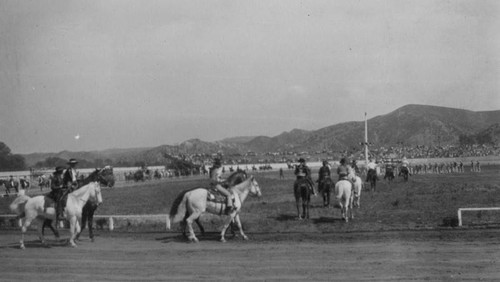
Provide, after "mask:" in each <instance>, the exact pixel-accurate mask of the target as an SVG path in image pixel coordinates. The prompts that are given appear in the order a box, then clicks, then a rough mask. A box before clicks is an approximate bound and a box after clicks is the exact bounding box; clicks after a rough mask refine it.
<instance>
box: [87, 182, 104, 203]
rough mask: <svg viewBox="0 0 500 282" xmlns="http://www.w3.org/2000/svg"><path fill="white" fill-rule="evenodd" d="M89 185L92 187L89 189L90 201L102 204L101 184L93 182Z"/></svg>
mask: <svg viewBox="0 0 500 282" xmlns="http://www.w3.org/2000/svg"><path fill="white" fill-rule="evenodd" d="M89 185H91V187H89V189H90V190H89V201H92V202H94V203H97V205H100V204H102V194H101V185H100V184H99V182H93V183H90V184H89Z"/></svg>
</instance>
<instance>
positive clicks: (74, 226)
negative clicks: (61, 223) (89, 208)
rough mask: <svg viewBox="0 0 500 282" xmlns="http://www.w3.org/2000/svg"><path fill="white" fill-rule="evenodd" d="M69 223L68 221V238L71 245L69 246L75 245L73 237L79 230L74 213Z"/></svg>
mask: <svg viewBox="0 0 500 282" xmlns="http://www.w3.org/2000/svg"><path fill="white" fill-rule="evenodd" d="M69 223H70V227H69V230H70V231H71V236H70V238H69V244H70V245H71V247H76V243H75V238H76V234H78V232H79V231H80V226H79V223H78V218H77V217H76V216H75V215H74V216H72V217H71V218H70V220H69Z"/></svg>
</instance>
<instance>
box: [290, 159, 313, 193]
mask: <svg viewBox="0 0 500 282" xmlns="http://www.w3.org/2000/svg"><path fill="white" fill-rule="evenodd" d="M295 176H296V177H297V180H296V181H295V183H294V185H293V186H294V189H296V188H297V185H299V180H302V179H305V180H306V181H307V182H308V184H309V188H310V189H311V191H312V193H313V195H314V196H316V191H314V182H313V181H312V179H311V169H310V168H309V167H308V166H307V165H306V160H304V159H303V158H300V159H299V165H298V166H297V167H296V168H295Z"/></svg>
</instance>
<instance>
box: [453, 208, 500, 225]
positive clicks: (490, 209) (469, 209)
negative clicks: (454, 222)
mask: <svg viewBox="0 0 500 282" xmlns="http://www.w3.org/2000/svg"><path fill="white" fill-rule="evenodd" d="M499 210H500V207H493V208H460V209H458V226H462V212H464V211H499Z"/></svg>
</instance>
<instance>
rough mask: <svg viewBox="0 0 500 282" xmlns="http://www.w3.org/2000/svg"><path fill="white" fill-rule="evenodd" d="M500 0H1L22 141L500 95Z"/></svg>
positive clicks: (126, 137)
mask: <svg viewBox="0 0 500 282" xmlns="http://www.w3.org/2000/svg"><path fill="white" fill-rule="evenodd" d="M499 8H500V1H497V0H491V1H481V0H478V1H459V0H457V1H445V0H442V1H426V0H418V1H416V0H415V1H408V0H406V1H405V0H386V1H378V0H366V1H354V0H328V1H319V0H314V1H312V0H311V1H296V0H279V1H272V0H271V1H268V0H266V1H234V0H226V1H214V0H203V1H201V0H200V1H180V0H179V1H151V0H133V1H129V0H117V1H110V0H102V1H97V0H94V1H68V0H51V1H47V0H35V1H28V0H20V1H18V0H0V99H1V100H0V142H4V143H5V144H6V145H7V146H9V148H11V150H12V153H16V154H26V153H34V152H60V151H63V150H69V151H90V150H103V149H110V148H134V147H153V146H159V145H164V144H168V145H175V144H178V143H181V142H183V141H185V140H188V139H192V138H199V139H201V140H204V141H215V140H221V139H224V138H227V137H235V136H257V135H265V136H270V137H272V136H276V135H279V134H281V133H282V132H284V131H290V130H292V129H295V128H298V129H305V130H316V129H319V128H322V127H325V126H330V125H334V124H337V123H341V122H346V121H361V120H364V113H365V112H366V113H367V117H368V118H372V117H375V116H378V115H384V114H388V113H390V112H392V111H394V110H396V109H397V108H399V107H402V106H404V105H407V104H423V105H434V106H444V107H452V108H460V109H466V110H471V111H491V110H500V95H499V89H500V87H499V86H500V52H499V50H500V32H499V30H500V17H499V14H500V13H499V12H500V11H499Z"/></svg>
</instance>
